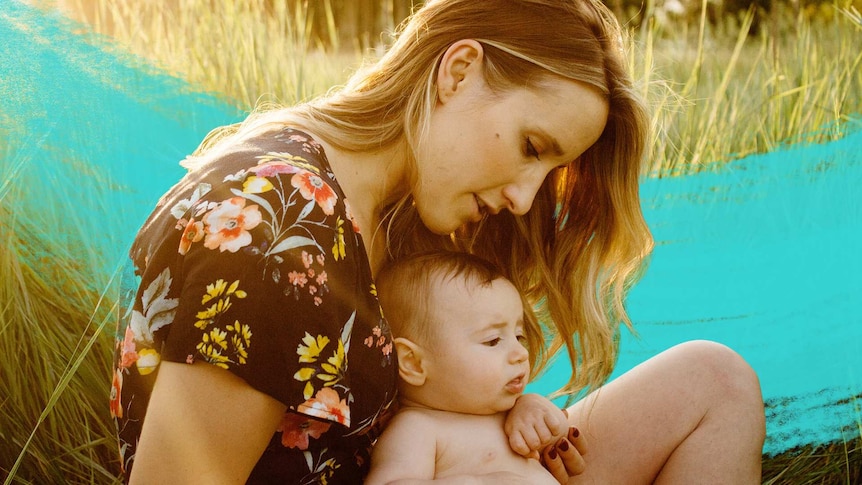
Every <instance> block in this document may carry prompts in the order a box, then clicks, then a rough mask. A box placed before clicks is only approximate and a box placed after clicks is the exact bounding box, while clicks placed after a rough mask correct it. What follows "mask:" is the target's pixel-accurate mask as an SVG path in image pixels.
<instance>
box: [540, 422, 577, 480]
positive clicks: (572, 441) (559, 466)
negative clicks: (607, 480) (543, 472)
mask: <svg viewBox="0 0 862 485" xmlns="http://www.w3.org/2000/svg"><path fill="white" fill-rule="evenodd" d="M585 454H587V443H586V440H585V439H584V437H583V435H581V433H580V431H578V428H576V427H574V426H572V427H571V428H569V433H568V435H567V436H566V437H565V438H560V439H559V440H558V441H557V442H556V443H554V444H552V445H549V446H547V447H546V448H545V449H544V451H543V452H542V460H541V461H542V465H543V466H544V467H545V468H546V469H547V470H548V471H549V472H551V475H553V476H554V478H556V479H557V481H558V482H560V483H561V484H567V483H568V482H569V479H570V478H572V477H575V476H577V475H580V474H581V473H584V470H585V469H586V462H585V461H584V457H583V455H585Z"/></svg>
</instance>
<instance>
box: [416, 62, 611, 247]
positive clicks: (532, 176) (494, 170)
mask: <svg viewBox="0 0 862 485" xmlns="http://www.w3.org/2000/svg"><path fill="white" fill-rule="evenodd" d="M458 79H459V80H458V83H457V86H456V88H455V89H453V90H451V92H449V93H448V94H444V95H443V96H441V97H440V100H439V102H438V103H437V106H436V107H435V109H434V110H433V112H432V114H431V119H430V127H429V132H428V136H427V138H426V139H425V142H424V143H423V145H422V147H421V148H420V151H419V158H418V160H417V167H416V173H415V183H416V186H415V187H416V188H415V189H414V192H413V197H414V200H415V203H416V208H417V210H418V212H419V215H420V217H421V218H422V221H423V222H424V224H425V225H426V226H427V227H428V229H429V230H431V231H432V232H434V233H437V234H448V233H451V232H453V231H455V230H456V229H458V228H459V227H461V226H462V225H463V224H465V223H467V222H471V221H473V222H475V221H479V220H480V219H481V218H482V217H483V216H484V215H485V214H497V213H499V212H500V211H503V210H508V211H510V212H512V213H513V214H518V215H521V214H525V213H526V212H527V211H528V210H529V209H530V206H531V205H532V203H533V198H534V197H535V195H536V192H537V191H538V190H539V187H540V186H541V184H542V182H543V181H544V180H545V177H547V175H548V174H549V173H550V172H551V170H553V169H554V168H557V167H560V166H563V165H566V164H568V163H571V162H572V161H574V160H575V159H576V158H578V157H579V156H580V155H581V154H582V153H583V152H584V151H585V150H586V149H587V148H589V147H590V146H591V145H592V144H593V143H595V142H596V140H598V138H599V136H600V135H601V133H602V131H603V130H604V127H605V123H606V122H607V117H608V103H607V101H606V100H605V98H604V97H603V96H602V95H601V94H600V93H599V92H598V91H597V90H595V89H594V88H592V87H589V86H587V85H586V84H583V83H579V82H577V81H572V80H569V79H565V78H562V77H557V76H548V77H547V78H546V79H545V80H543V81H542V82H540V83H538V84H537V86H536V87H534V88H523V89H513V90H507V91H504V92H497V93H493V92H492V91H491V90H490V89H489V88H488V86H487V84H486V83H485V80H484V76H482V75H481V74H478V75H476V71H465V74H464V75H463V76H462V77H460V78H458ZM453 85H455V84H453Z"/></svg>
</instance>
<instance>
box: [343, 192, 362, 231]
mask: <svg viewBox="0 0 862 485" xmlns="http://www.w3.org/2000/svg"><path fill="white" fill-rule="evenodd" d="M344 212H346V213H347V219H348V220H349V221H350V222H351V223H352V224H353V232H355V233H357V234H359V224H357V223H356V218H355V217H353V209H352V208H351V207H350V203H349V202H348V201H347V199H344Z"/></svg>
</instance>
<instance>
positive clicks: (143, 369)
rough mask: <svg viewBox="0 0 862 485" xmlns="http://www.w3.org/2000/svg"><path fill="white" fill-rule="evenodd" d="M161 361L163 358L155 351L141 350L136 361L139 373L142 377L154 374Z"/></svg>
mask: <svg viewBox="0 0 862 485" xmlns="http://www.w3.org/2000/svg"><path fill="white" fill-rule="evenodd" d="M161 360H162V358H161V356H160V355H159V353H158V352H156V350H155V349H141V351H140V352H138V360H137V361H136V364H137V366H138V373H139V374H141V375H142V376H145V375H147V374H150V373H152V372H153V371H154V370H156V367H158V366H159V362H160V361H161Z"/></svg>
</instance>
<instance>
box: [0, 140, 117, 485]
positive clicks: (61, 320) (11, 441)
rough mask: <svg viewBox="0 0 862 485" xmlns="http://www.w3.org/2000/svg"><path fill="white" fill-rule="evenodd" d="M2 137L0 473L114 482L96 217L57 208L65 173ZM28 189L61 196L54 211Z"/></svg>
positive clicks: (26, 478) (105, 309) (106, 311)
mask: <svg viewBox="0 0 862 485" xmlns="http://www.w3.org/2000/svg"><path fill="white" fill-rule="evenodd" d="M0 141H4V143H0V146H2V147H4V149H3V151H2V152H0V157H2V159H3V160H4V163H3V164H0V181H2V182H0V220H2V221H3V222H2V224H0V478H4V476H5V479H6V481H5V482H4V483H12V482H13V481H19V482H30V481H33V482H36V483H90V482H95V483H110V482H112V481H114V480H115V477H116V476H117V463H118V460H117V458H116V455H117V453H116V442H115V440H114V439H113V437H112V434H113V433H114V426H113V424H112V423H111V422H110V420H109V416H108V413H107V407H106V401H105V399H107V397H108V389H109V383H108V382H107V380H106V378H107V376H110V361H111V351H112V348H111V342H112V340H111V339H110V338H109V337H108V335H106V334H105V333H104V332H103V329H104V326H105V325H106V324H107V325H110V323H109V322H112V321H115V319H113V318H109V317H110V313H111V308H110V307H111V303H110V302H109V301H110V300H111V299H107V300H106V299H104V298H103V297H104V296H106V295H105V291H104V290H103V289H104V288H108V287H109V286H110V285H109V281H110V275H106V274H105V273H106V271H105V270H104V264H103V263H102V262H101V261H99V256H98V250H97V249H96V248H93V247H92V245H91V244H90V243H91V241H89V239H92V237H89V238H88V237H87V234H88V231H87V229H86V228H88V227H92V224H93V221H83V220H78V219H77V218H74V217H69V214H68V213H67V212H65V211H64V210H63V209H62V207H63V206H64V205H65V204H67V203H69V202H70V201H63V198H64V195H65V194H66V192H65V190H66V188H67V187H69V183H68V180H67V179H66V178H65V177H60V176H58V175H56V172H54V171H53V170H38V171H34V170H33V168H34V165H35V164H38V163H40V162H39V161H35V160H32V159H30V158H28V155H27V154H26V153H22V152H21V151H17V152H14V153H13V152H11V150H10V149H9V148H8V147H9V145H8V144H7V143H5V140H4V139H3V137H0ZM33 143H38V141H36V140H33ZM13 181H14V183H12V182H13ZM79 183H80V184H89V183H92V184H93V185H94V186H95V181H93V180H91V179H82V180H80V181H79ZM34 188H38V189H39V190H44V191H45V192H42V193H51V194H53V195H52V196H54V197H57V198H58V201H57V202H58V204H57V206H55V207H56V208H57V210H51V207H50V206H48V205H45V204H38V210H35V209H34V204H33V200H32V198H31V197H32V193H30V191H32V190H34ZM108 333H109V334H112V333H113V332H108Z"/></svg>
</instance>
